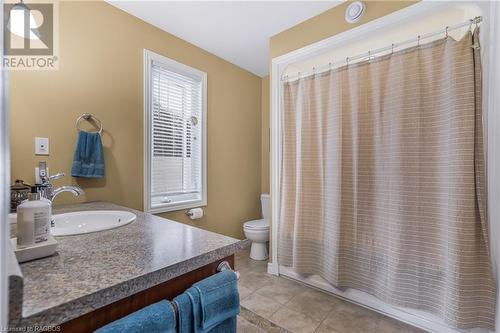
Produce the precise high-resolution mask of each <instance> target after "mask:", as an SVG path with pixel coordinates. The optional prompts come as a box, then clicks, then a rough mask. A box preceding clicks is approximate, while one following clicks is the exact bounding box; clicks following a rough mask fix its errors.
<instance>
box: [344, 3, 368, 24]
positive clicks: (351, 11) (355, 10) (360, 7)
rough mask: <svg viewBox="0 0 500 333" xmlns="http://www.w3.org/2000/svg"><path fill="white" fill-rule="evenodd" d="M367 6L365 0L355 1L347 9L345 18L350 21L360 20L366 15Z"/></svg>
mask: <svg viewBox="0 0 500 333" xmlns="http://www.w3.org/2000/svg"><path fill="white" fill-rule="evenodd" d="M365 11H366V6H365V3H364V2H363V1H354V2H352V3H351V4H349V6H348V7H347V9H346V11H345V20H346V21H347V22H348V23H356V22H358V21H359V20H360V19H361V18H362V17H363V15H365Z"/></svg>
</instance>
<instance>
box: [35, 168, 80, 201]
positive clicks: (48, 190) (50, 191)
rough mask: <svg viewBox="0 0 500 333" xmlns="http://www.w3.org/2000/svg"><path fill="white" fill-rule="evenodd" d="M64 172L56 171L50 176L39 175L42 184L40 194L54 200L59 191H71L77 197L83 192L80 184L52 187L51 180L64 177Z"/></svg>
mask: <svg viewBox="0 0 500 333" xmlns="http://www.w3.org/2000/svg"><path fill="white" fill-rule="evenodd" d="M64 176H65V174H64V172H59V173H56V174H55V175H52V176H41V177H40V179H41V180H42V184H41V185H42V186H41V187H40V194H41V196H42V197H44V198H46V199H49V200H50V201H52V202H53V201H54V199H55V198H56V197H57V196H58V195H59V194H61V193H64V192H70V193H73V195H74V196H75V197H78V196H80V195H82V194H84V193H85V192H84V191H83V189H82V188H81V187H80V186H77V185H64V186H61V187H58V188H56V189H54V185H52V181H53V180H56V179H60V178H62V177H64Z"/></svg>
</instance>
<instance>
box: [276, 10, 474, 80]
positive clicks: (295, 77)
mask: <svg viewBox="0 0 500 333" xmlns="http://www.w3.org/2000/svg"><path fill="white" fill-rule="evenodd" d="M482 21H483V17H482V16H476V17H475V18H473V19H470V20H467V21H465V22H462V23H459V24H456V25H452V26H447V27H445V28H444V29H441V30H438V31H434V32H430V33H427V34H425V35H418V36H417V37H415V38H411V39H407V40H405V41H402V42H399V43H393V44H391V45H389V46H386V47H382V48H380V49H376V50H373V51H368V52H366V53H362V54H358V55H356V56H354V57H347V58H345V59H343V60H340V61H336V62H330V63H328V64H326V65H322V66H320V67H313V68H312V71H309V72H305V73H301V72H298V73H297V74H296V75H293V76H289V75H284V76H282V77H281V80H282V81H288V82H291V81H295V80H298V79H301V78H304V77H307V76H309V75H314V74H319V73H323V72H326V71H329V70H331V69H332V68H333V66H334V65H340V64H345V65H349V63H350V62H352V61H355V60H359V59H364V58H367V57H368V59H364V60H372V59H373V58H375V55H376V54H378V53H381V52H385V51H389V50H390V51H391V53H392V52H394V49H395V48H398V47H400V46H402V45H405V44H410V43H415V42H417V46H420V42H421V41H422V40H423V39H426V38H430V37H434V36H436V35H439V34H443V33H444V34H445V37H448V32H450V31H451V30H456V29H460V28H463V27H465V26H469V29H472V25H473V24H475V25H476V27H477V26H478V25H479V23H481V22H482Z"/></svg>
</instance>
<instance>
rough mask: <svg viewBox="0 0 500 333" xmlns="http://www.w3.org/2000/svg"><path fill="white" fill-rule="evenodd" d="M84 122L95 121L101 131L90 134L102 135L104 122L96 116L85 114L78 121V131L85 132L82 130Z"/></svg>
mask: <svg viewBox="0 0 500 333" xmlns="http://www.w3.org/2000/svg"><path fill="white" fill-rule="evenodd" d="M83 120H86V121H90V120H94V121H95V123H96V124H97V125H98V126H99V130H98V131H94V132H90V133H99V134H102V122H101V121H100V120H99V119H98V118H97V117H96V116H94V115H93V114H91V113H84V114H82V115H81V116H80V117H78V119H77V120H76V129H77V130H78V131H83V130H82V129H81V128H80V123H81V122H82V121H83Z"/></svg>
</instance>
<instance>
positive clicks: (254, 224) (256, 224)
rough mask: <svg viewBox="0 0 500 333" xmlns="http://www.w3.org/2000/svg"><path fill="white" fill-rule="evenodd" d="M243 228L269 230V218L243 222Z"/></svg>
mask: <svg viewBox="0 0 500 333" xmlns="http://www.w3.org/2000/svg"><path fill="white" fill-rule="evenodd" d="M243 228H245V229H247V230H269V220H266V219H260V220H253V221H248V222H245V223H244V224H243Z"/></svg>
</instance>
